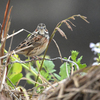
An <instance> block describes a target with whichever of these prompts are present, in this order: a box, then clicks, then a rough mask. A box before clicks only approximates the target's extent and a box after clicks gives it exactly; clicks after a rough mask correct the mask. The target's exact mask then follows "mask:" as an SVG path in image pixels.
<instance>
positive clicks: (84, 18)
mask: <svg viewBox="0 0 100 100" xmlns="http://www.w3.org/2000/svg"><path fill="white" fill-rule="evenodd" d="M77 16H78V17H80V18H82V19H83V20H84V21H85V22H87V23H90V22H89V21H87V20H86V19H87V17H86V16H81V15H80V14H78V15H77Z"/></svg>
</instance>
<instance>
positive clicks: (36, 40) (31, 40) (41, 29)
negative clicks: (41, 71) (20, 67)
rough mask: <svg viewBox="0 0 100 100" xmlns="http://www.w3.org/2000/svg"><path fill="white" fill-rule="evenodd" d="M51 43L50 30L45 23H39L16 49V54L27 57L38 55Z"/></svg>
mask: <svg viewBox="0 0 100 100" xmlns="http://www.w3.org/2000/svg"><path fill="white" fill-rule="evenodd" d="M48 43H49V32H48V30H47V28H46V25H45V24H44V23H39V24H38V25H37V28H36V29H35V31H34V32H32V33H31V34H29V35H28V36H27V37H26V39H24V40H23V41H22V42H21V43H20V44H19V45H18V46H17V47H16V48H15V49H14V51H16V54H22V55H24V56H26V57H34V56H38V55H40V54H41V53H43V51H44V50H45V49H46V47H47V45H48Z"/></svg>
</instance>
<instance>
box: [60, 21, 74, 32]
mask: <svg viewBox="0 0 100 100" xmlns="http://www.w3.org/2000/svg"><path fill="white" fill-rule="evenodd" d="M62 22H63V23H65V24H66V25H67V27H68V28H69V29H70V30H71V31H73V29H72V27H71V26H70V25H69V23H68V22H66V20H63V21H62Z"/></svg>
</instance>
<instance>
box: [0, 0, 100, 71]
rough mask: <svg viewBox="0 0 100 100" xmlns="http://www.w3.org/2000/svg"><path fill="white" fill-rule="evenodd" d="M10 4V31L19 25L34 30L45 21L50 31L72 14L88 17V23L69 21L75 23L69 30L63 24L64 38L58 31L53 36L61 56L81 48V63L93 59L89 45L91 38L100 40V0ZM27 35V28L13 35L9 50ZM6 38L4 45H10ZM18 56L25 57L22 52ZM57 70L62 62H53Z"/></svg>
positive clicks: (0, 13)
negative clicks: (11, 7) (21, 54)
mask: <svg viewBox="0 0 100 100" xmlns="http://www.w3.org/2000/svg"><path fill="white" fill-rule="evenodd" d="M6 3H7V0H0V23H2V22H3V17H4V11H5V8H6ZM10 6H13V9H12V13H11V27H10V32H9V34H12V32H13V30H15V31H18V30H20V29H22V28H24V29H26V30H28V31H30V32H33V31H34V30H35V28H36V27H37V24H39V23H41V22H42V23H45V24H46V26H47V29H48V30H49V34H50V35H51V33H52V31H53V30H54V28H55V26H56V24H57V23H58V22H59V21H61V20H63V19H66V18H68V17H70V16H72V15H76V14H81V15H84V16H86V17H87V20H88V21H89V22H90V24H88V23H86V22H85V21H83V20H82V19H80V18H79V17H76V20H74V21H72V20H71V21H72V22H73V23H74V24H75V25H76V27H73V26H72V28H73V31H70V30H69V29H68V28H67V26H66V25H65V24H63V25H62V27H61V29H62V30H63V31H64V32H65V33H66V35H67V38H68V39H67V40H66V39H65V38H63V37H62V36H61V35H60V34H59V33H58V32H57V33H56V35H55V37H54V39H55V40H56V42H57V43H58V45H59V47H60V50H61V53H62V56H63V57H69V56H70V52H71V50H77V51H79V52H80V54H79V56H81V55H83V59H82V63H86V64H87V65H88V66H89V65H91V64H92V62H93V56H94V54H93V52H91V49H90V48H89V44H90V42H93V43H97V42H99V41H100V35H99V34H100V1H99V0H81V1H79V0H11V3H10ZM27 35H28V33H26V32H21V33H20V34H18V35H16V36H14V40H13V44H12V50H13V49H14V48H15V47H16V46H17V45H18V44H19V43H20V42H21V41H23V40H24V38H25V37H26V36H27ZM9 40H10V39H8V40H7V44H6V48H7V49H8V47H9ZM47 54H48V55H50V57H51V58H54V57H58V56H59V53H58V50H57V48H56V46H55V44H54V43H53V42H51V44H50V47H49V49H48V52H47ZM21 59H22V60H23V59H25V57H24V56H21ZM54 63H55V64H56V69H57V71H58V72H59V66H60V65H61V62H60V61H59V60H57V61H55V62H54Z"/></svg>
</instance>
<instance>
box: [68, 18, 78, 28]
mask: <svg viewBox="0 0 100 100" xmlns="http://www.w3.org/2000/svg"><path fill="white" fill-rule="evenodd" d="M67 21H68V22H70V23H71V24H72V25H73V26H74V27H76V25H75V24H73V23H72V22H71V21H70V20H67Z"/></svg>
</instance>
